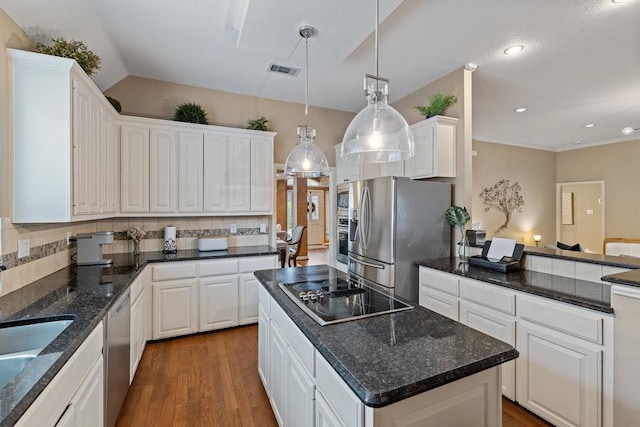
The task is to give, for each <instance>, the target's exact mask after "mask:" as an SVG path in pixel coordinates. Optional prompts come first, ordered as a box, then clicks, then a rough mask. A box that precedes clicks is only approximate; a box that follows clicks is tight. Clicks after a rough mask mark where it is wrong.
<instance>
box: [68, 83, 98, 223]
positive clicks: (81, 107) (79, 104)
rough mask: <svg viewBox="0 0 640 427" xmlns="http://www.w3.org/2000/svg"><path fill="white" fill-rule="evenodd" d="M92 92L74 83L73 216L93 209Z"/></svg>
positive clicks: (82, 85)
mask: <svg viewBox="0 0 640 427" xmlns="http://www.w3.org/2000/svg"><path fill="white" fill-rule="evenodd" d="M91 116H92V111H91V90H90V89H89V87H88V86H87V85H86V84H85V83H84V82H82V81H81V80H78V79H75V78H74V79H73V214H74V215H87V214H90V213H91V207H92V206H91V205H92V200H91V197H92V193H91V190H92V181H93V179H92V176H91V174H92V169H93V167H94V166H95V165H94V158H97V154H98V153H94V152H93V144H92V141H91V138H92V137H93V135H92V133H91V126H92V124H93V123H92V122H93V121H92V117H91Z"/></svg>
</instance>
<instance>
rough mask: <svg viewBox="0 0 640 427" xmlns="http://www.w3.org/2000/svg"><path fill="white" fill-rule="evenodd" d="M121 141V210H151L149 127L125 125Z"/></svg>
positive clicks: (122, 129)
mask: <svg viewBox="0 0 640 427" xmlns="http://www.w3.org/2000/svg"><path fill="white" fill-rule="evenodd" d="M120 141H121V144H120V164H121V171H122V172H121V175H120V184H121V193H120V210H121V211H122V212H149V128H147V127H143V126H132V125H123V126H122V128H121V139H120Z"/></svg>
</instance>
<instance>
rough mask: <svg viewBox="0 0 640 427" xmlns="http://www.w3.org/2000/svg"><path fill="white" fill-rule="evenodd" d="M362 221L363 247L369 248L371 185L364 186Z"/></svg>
mask: <svg viewBox="0 0 640 427" xmlns="http://www.w3.org/2000/svg"><path fill="white" fill-rule="evenodd" d="M361 203H362V207H361V214H360V215H361V217H360V219H361V222H362V239H361V240H362V247H363V249H367V248H368V246H369V235H370V234H371V195H370V193H369V187H363V188H362V197H361Z"/></svg>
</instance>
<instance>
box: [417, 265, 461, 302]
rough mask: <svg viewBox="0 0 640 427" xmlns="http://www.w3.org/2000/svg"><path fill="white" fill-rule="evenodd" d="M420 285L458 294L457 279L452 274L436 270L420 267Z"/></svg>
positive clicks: (450, 293) (454, 294)
mask: <svg viewBox="0 0 640 427" xmlns="http://www.w3.org/2000/svg"><path fill="white" fill-rule="evenodd" d="M419 277H420V286H427V287H429V288H432V289H437V290H438V291H440V292H444V293H447V294H449V295H453V296H456V297H457V296H460V290H459V285H458V283H459V280H458V278H457V277H456V276H454V275H453V274H448V273H442V272H439V271H436V270H432V269H428V268H425V267H420V274H419Z"/></svg>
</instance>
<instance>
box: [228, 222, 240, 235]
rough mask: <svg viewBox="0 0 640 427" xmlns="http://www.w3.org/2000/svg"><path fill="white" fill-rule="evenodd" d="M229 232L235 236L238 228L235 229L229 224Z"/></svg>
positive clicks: (234, 226)
mask: <svg viewBox="0 0 640 427" xmlns="http://www.w3.org/2000/svg"><path fill="white" fill-rule="evenodd" d="M229 232H231V234H236V233H237V232H238V227H236V225H235V224H231V225H230V226H229Z"/></svg>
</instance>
